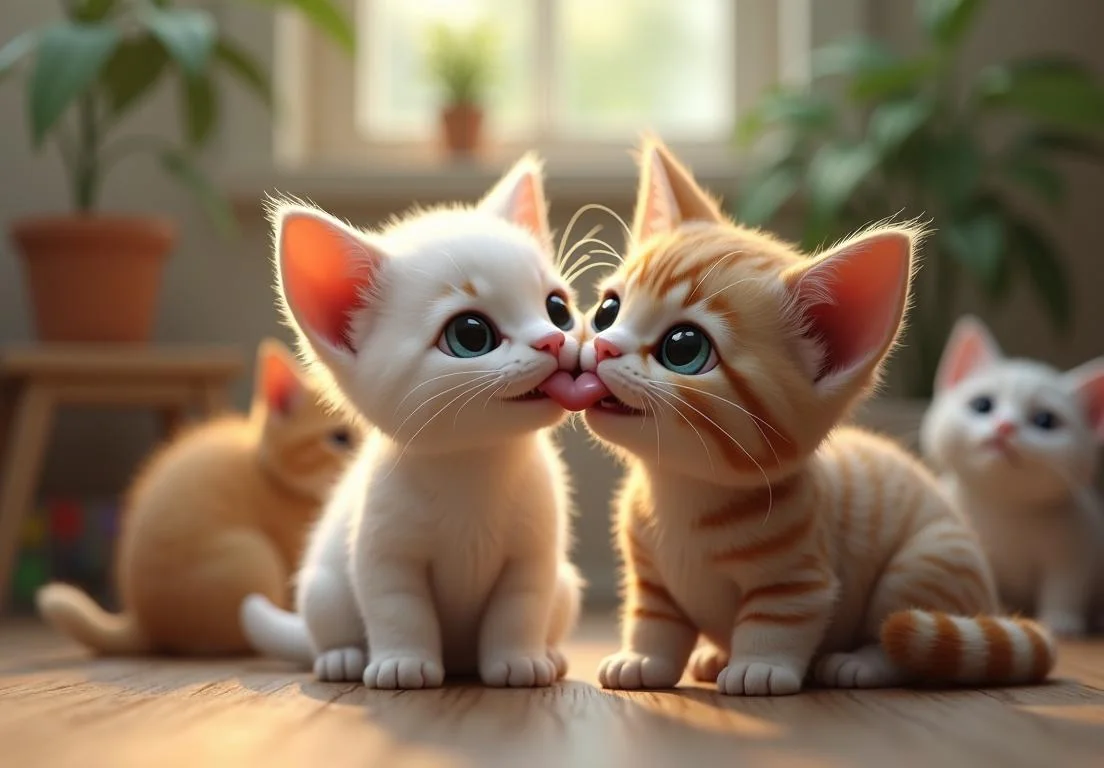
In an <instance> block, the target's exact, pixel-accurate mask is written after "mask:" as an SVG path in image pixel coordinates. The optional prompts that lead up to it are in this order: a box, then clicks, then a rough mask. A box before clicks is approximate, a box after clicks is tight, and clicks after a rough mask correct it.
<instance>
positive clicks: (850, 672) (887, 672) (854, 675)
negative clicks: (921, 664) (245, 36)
mask: <svg viewBox="0 0 1104 768" xmlns="http://www.w3.org/2000/svg"><path fill="white" fill-rule="evenodd" d="M813 677H814V678H815V679H816V681H817V682H818V683H820V684H821V685H823V686H825V687H827V688H890V687H892V686H895V685H901V684H903V683H904V682H905V675H904V673H903V672H902V671H901V670H899V669H898V668H897V667H896V666H895V665H894V664H893V662H892V661H890V660H889V657H888V656H887V655H886V653H885V651H884V650H882V648H881V646H877V645H870V646H866V647H864V648H860V649H859V650H857V651H854V652H852V653H830V654H828V655H827V656H824V657H822V658H820V659H819V660H818V661H817V662H816V666H815V667H814V669H813Z"/></svg>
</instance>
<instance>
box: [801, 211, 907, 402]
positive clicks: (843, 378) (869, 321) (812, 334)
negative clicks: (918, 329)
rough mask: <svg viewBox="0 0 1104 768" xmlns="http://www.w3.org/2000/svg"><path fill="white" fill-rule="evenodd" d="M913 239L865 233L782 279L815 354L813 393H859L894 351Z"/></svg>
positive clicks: (891, 232)
mask: <svg viewBox="0 0 1104 768" xmlns="http://www.w3.org/2000/svg"><path fill="white" fill-rule="evenodd" d="M916 237H917V235H916V233H915V232H913V231H911V230H908V229H882V230H875V231H871V232H868V233H866V234H863V235H860V236H858V237H855V238H853V239H851V240H849V241H847V242H845V243H843V244H842V245H839V246H837V247H836V248H834V249H832V250H831V251H828V252H826V253H824V254H822V255H821V256H819V257H817V258H815V259H812V260H811V261H810V262H809V263H807V264H801V265H799V266H797V267H794V268H792V269H790V270H789V271H787V272H786V273H785V274H784V275H783V281H784V283H785V284H786V287H787V289H788V290H789V292H790V297H791V300H792V302H793V307H794V311H796V312H797V313H798V314H799V318H798V322H799V323H800V324H801V327H802V331H803V332H804V334H805V335H806V336H807V337H808V338H810V339H811V340H813V341H814V342H815V343H816V344H817V346H818V348H819V351H820V357H819V360H818V361H817V363H818V369H817V371H816V372H815V373H814V379H815V380H816V382H817V386H818V388H820V389H822V390H829V389H831V390H837V389H840V388H844V387H849V386H850V385H852V384H856V383H858V384H860V385H866V384H867V383H868V381H869V377H870V376H871V375H872V374H873V373H874V371H875V370H876V368H877V366H878V364H879V363H880V362H881V361H882V359H883V358H884V357H885V355H886V354H887V353H888V352H889V350H890V348H891V347H892V346H893V342H894V340H895V339H896V338H897V332H898V330H899V329H900V327H901V324H902V320H903V319H904V314H905V307H906V305H907V303H908V295H909V283H910V281H911V278H912V260H913V250H914V245H915V243H914V240H915V239H916Z"/></svg>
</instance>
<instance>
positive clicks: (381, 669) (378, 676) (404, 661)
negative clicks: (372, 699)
mask: <svg viewBox="0 0 1104 768" xmlns="http://www.w3.org/2000/svg"><path fill="white" fill-rule="evenodd" d="M443 682H445V669H444V667H442V666H441V664H440V662H436V661H429V660H428V659H423V658H422V657H420V656H391V657H389V658H384V659H372V660H371V661H370V662H368V666H367V667H366V668H365V670H364V684H365V685H366V686H368V687H369V688H383V689H386V690H395V689H399V688H401V689H403V690H408V689H414V688H440V687H441V684H442V683H443Z"/></svg>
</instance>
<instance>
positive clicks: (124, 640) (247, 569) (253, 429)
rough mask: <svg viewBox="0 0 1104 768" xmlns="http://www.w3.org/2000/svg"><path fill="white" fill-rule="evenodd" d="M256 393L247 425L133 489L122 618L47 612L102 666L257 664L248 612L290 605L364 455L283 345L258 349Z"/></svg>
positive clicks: (218, 423) (192, 436) (74, 607)
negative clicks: (316, 533)
mask: <svg viewBox="0 0 1104 768" xmlns="http://www.w3.org/2000/svg"><path fill="white" fill-rule="evenodd" d="M255 381H256V384H255V387H254V390H255V392H254V396H253V403H252V408H251V411H250V413H249V414H248V416H246V415H236V414H235V415H228V416H224V417H220V418H217V419H215V420H213V421H209V422H206V423H203V424H200V425H197V426H194V427H191V428H189V429H187V430H186V431H184V432H182V433H181V434H180V435H179V436H178V437H175V438H174V439H172V440H171V441H170V442H169V443H167V444H166V445H165V446H164V447H162V448H160V449H159V450H158V451H156V452H155V453H154V454H153V455H152V456H151V457H150V459H149V460H148V461H147V463H146V465H145V467H144V468H143V469H142V470H141V471H140V473H139V474H138V476H137V478H136V479H135V480H134V482H133V483H132V485H131V488H130V489H129V491H128V493H127V498H126V502H125V506H124V518H123V523H122V531H121V536H120V540H119V543H118V549H117V553H116V557H115V568H116V583H117V584H118V588H119V590H120V598H121V603H122V606H123V610H122V612H121V613H119V614H111V613H107V612H105V611H104V610H103V609H102V608H100V606H98V605H97V604H96V603H95V602H94V601H93V600H92V599H91V598H90V597H89V596H88V595H87V594H85V593H84V592H82V591H81V590H79V589H77V588H76V587H73V586H70V585H66V584H49V585H47V586H45V587H43V588H42V589H41V590H39V592H38V595H37V603H38V610H39V613H40V614H41V615H42V617H43V618H44V619H45V620H46V621H47V622H48V623H49V624H50V625H52V626H53V627H55V628H56V629H58V630H59V631H61V632H62V633H64V634H66V635H69V636H70V637H73V638H74V639H76V640H78V641H79V642H81V643H83V644H84V645H86V646H88V647H89V648H91V649H92V650H94V651H97V652H99V653H105V654H137V653H150V652H154V653H157V652H161V653H171V654H194V655H229V654H237V653H245V652H248V651H250V646H249V645H248V643H247V642H246V640H245V637H244V636H243V634H242V631H241V627H240V624H239V621H238V607H239V605H240V604H241V601H242V599H243V598H244V597H245V596H246V595H247V594H250V593H260V594H263V595H265V596H266V597H267V598H268V599H269V600H271V601H272V602H273V603H275V604H277V605H288V604H289V603H290V602H291V594H290V593H291V588H290V583H291V582H290V576H291V573H292V569H293V568H294V565H295V563H296V562H298V560H299V556H300V552H301V550H302V548H303V543H304V540H305V538H306V534H307V530H308V528H309V526H310V524H311V523H312V522H313V521H314V519H315V518H316V517H317V515H318V514H319V512H320V510H321V506H322V501H323V499H324V498H325V497H326V495H327V493H328V492H329V490H330V488H331V486H332V485H333V483H334V482H335V481H336V480H337V478H338V476H339V474H340V471H341V469H342V467H343V466H344V465H345V462H346V460H347V459H348V458H349V456H350V453H351V451H353V450H354V449H355V448H356V446H357V445H358V443H359V429H358V428H356V427H353V426H350V424H349V422H348V420H347V419H345V418H343V417H341V416H340V415H338V414H336V413H334V412H333V411H332V410H331V409H329V408H328V407H327V406H326V405H324V403H323V401H322V400H321V399H320V398H319V396H318V394H317V393H316V391H315V390H314V389H312V386H311V385H310V384H309V383H308V381H307V379H306V378H305V377H304V374H303V372H302V371H301V370H300V369H299V366H298V364H297V362H296V360H295V359H294V357H293V356H292V354H291V352H290V351H289V350H288V349H287V348H286V347H285V346H284V345H283V344H281V343H280V342H278V341H275V340H273V339H268V340H265V341H264V342H262V343H261V345H260V347H259V350H258V354H257V372H256V379H255Z"/></svg>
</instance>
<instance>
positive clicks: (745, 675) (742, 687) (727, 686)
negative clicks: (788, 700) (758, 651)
mask: <svg viewBox="0 0 1104 768" xmlns="http://www.w3.org/2000/svg"><path fill="white" fill-rule="evenodd" d="M717 690H718V691H719V692H721V693H724V694H727V695H729V696H788V695H790V694H793V693H797V692H798V691H800V690H801V676H800V675H798V674H797V672H796V671H794V670H793V669H791V668H790V667H788V666H785V665H782V664H773V663H771V662H766V661H739V662H735V663H733V662H729V665H728V666H727V667H725V668H724V669H722V670H721V673H720V674H719V675H717Z"/></svg>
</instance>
